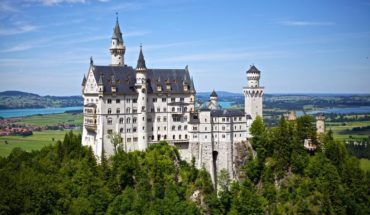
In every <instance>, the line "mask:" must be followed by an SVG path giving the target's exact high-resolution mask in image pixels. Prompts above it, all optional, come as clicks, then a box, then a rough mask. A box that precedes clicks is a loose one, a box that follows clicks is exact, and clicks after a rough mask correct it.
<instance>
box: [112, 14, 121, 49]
mask: <svg viewBox="0 0 370 215" xmlns="http://www.w3.org/2000/svg"><path fill="white" fill-rule="evenodd" d="M112 39H117V40H118V42H119V43H123V38H122V33H121V28H120V27H119V23H118V18H117V19H116V26H114V29H113V35H112Z"/></svg>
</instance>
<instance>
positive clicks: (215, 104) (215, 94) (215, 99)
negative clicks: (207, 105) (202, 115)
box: [209, 90, 218, 107]
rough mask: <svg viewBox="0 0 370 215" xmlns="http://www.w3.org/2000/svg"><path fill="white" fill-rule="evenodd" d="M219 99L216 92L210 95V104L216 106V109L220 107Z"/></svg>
mask: <svg viewBox="0 0 370 215" xmlns="http://www.w3.org/2000/svg"><path fill="white" fill-rule="evenodd" d="M217 98H218V96H217V93H216V91H214V90H213V91H212V93H211V95H210V97H209V100H210V102H211V103H212V104H213V105H214V106H215V107H217V106H218V104H217Z"/></svg>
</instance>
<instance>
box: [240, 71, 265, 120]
mask: <svg viewBox="0 0 370 215" xmlns="http://www.w3.org/2000/svg"><path fill="white" fill-rule="evenodd" d="M260 77H261V71H259V70H258V69H257V68H256V67H255V66H254V65H252V66H251V67H250V69H249V70H248V71H247V79H248V85H247V87H244V88H243V92H244V97H245V98H244V102H245V105H244V110H245V114H249V115H250V116H251V117H252V121H253V120H255V119H256V117H257V116H261V117H262V109H263V107H262V99H263V91H264V88H263V87H260V85H259V81H260Z"/></svg>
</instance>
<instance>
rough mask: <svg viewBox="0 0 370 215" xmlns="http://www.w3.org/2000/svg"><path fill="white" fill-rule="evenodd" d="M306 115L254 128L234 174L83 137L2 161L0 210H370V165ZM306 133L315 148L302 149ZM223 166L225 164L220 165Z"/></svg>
mask: <svg viewBox="0 0 370 215" xmlns="http://www.w3.org/2000/svg"><path fill="white" fill-rule="evenodd" d="M312 121H313V119H312V118H311V117H310V116H303V117H300V118H298V119H297V120H295V121H286V120H284V118H282V119H281V120H280V122H279V124H278V126H276V127H274V128H268V127H267V126H266V125H265V124H264V122H263V121H262V119H261V118H259V117H257V119H256V120H255V121H254V123H253V124H252V127H251V133H252V134H253V138H252V139H251V144H252V147H253V150H254V151H256V152H257V153H256V154H257V156H256V157H254V158H253V157H250V158H248V160H246V162H245V164H244V165H243V166H242V168H241V169H240V179H239V181H230V180H229V179H228V176H227V174H226V175H225V174H220V175H219V180H218V191H216V190H215V189H214V186H213V185H212V182H211V179H210V176H209V174H208V173H207V172H206V171H205V170H204V169H200V170H198V169H197V168H195V165H194V162H192V163H191V164H188V163H186V162H185V161H182V160H181V158H180V156H179V153H178V151H177V149H176V148H175V147H173V146H170V145H168V144H167V143H166V142H161V143H159V144H155V145H151V146H150V147H149V148H148V149H147V150H146V151H145V152H139V151H135V152H129V153H126V152H124V151H123V150H122V149H121V147H119V146H118V147H117V150H116V152H115V155H113V156H112V157H110V158H106V157H105V156H102V159H101V160H99V162H97V161H96V159H95V157H94V155H93V153H92V150H91V149H90V148H87V147H84V146H82V145H81V136H80V135H76V134H74V133H72V132H69V133H67V134H66V135H65V137H64V140H63V141H58V142H57V143H56V144H54V145H52V146H47V147H44V148H43V149H41V150H39V151H33V152H25V151H22V150H21V149H19V148H16V149H14V150H13V151H12V152H11V154H10V155H9V156H7V157H3V158H0V196H1V198H0V214H370V172H364V171H363V170H361V169H360V168H359V160H358V159H357V158H355V157H352V156H350V155H349V154H348V152H347V149H346V147H345V146H344V144H343V143H341V142H337V141H335V140H334V139H333V137H332V133H331V132H330V131H329V132H328V133H327V134H325V135H321V136H317V135H316V132H315V128H314V127H313V125H312ZM305 139H311V141H312V143H314V144H315V145H317V149H316V151H306V150H305V148H304V147H303V141H304V140H305ZM221 172H222V171H221Z"/></svg>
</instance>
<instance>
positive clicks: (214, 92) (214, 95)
mask: <svg viewBox="0 0 370 215" xmlns="http://www.w3.org/2000/svg"><path fill="white" fill-rule="evenodd" d="M210 97H218V96H217V93H216V91H214V90H213V91H212V93H211V95H210Z"/></svg>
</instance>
